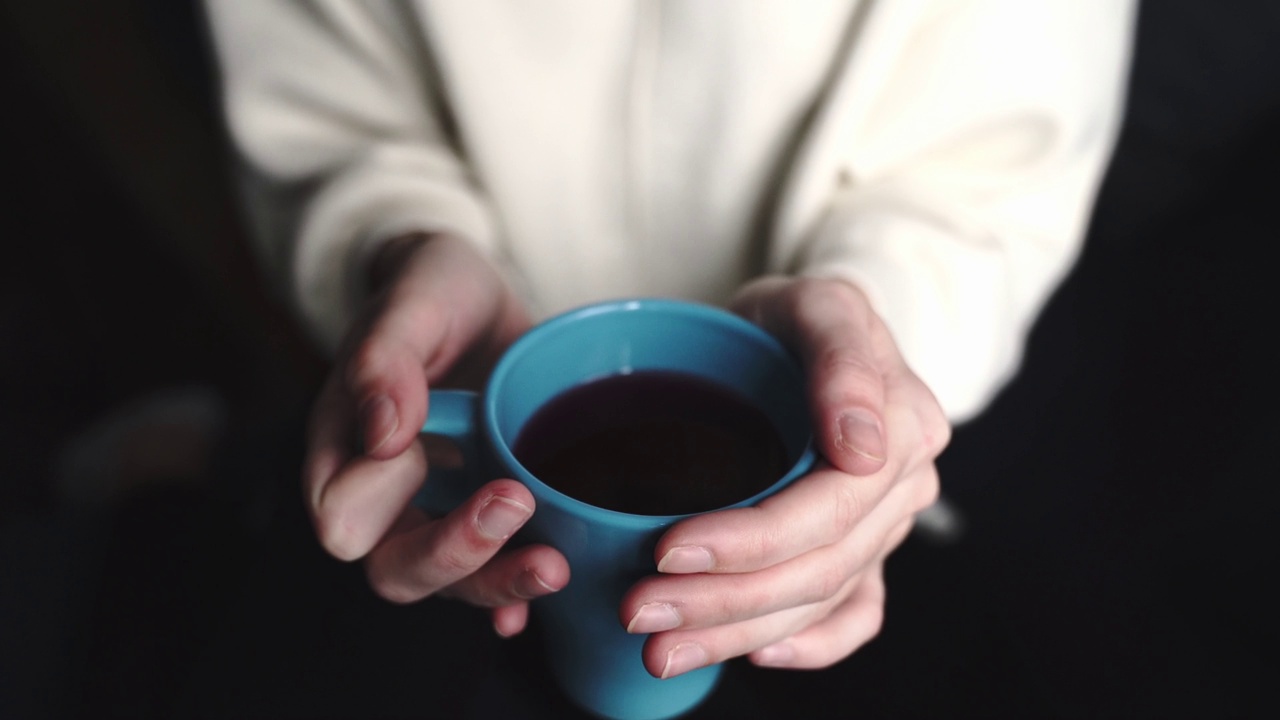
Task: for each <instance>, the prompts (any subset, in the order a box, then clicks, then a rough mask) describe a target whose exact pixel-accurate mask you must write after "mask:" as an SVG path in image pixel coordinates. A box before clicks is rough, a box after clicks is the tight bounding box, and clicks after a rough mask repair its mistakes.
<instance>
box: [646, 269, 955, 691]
mask: <svg viewBox="0 0 1280 720" xmlns="http://www.w3.org/2000/svg"><path fill="white" fill-rule="evenodd" d="M733 309H734V310H735V311H736V312H738V313H740V314H741V315H743V316H744V317H746V318H748V319H749V320H752V321H753V322H755V323H757V324H758V325H760V326H762V327H764V328H765V329H766V330H768V331H770V332H772V333H773V334H774V335H776V336H777V337H778V338H779V339H781V340H782V341H783V342H784V343H785V344H787V345H788V346H789V347H791V348H792V349H793V350H794V351H795V352H796V353H797V354H798V355H799V357H800V358H801V361H802V363H803V365H804V369H805V370H806V372H807V376H808V379H809V393H810V398H809V400H810V407H811V409H812V412H813V423H814V434H815V442H816V443H817V447H818V449H819V450H820V452H821V454H822V456H823V458H824V459H823V460H820V461H819V462H818V464H817V465H816V466H815V467H814V469H813V471H812V472H810V473H809V474H808V475H806V476H804V477H802V478H800V479H798V480H797V481H796V482H794V483H792V484H791V485H790V486H789V487H787V488H786V489H785V490H783V491H781V492H779V493H778V494H777V495H774V496H773V497H770V498H769V499H767V500H765V501H764V502H762V503H760V504H759V505H758V506H755V507H750V508H742V509H737V510H726V511H723V512H717V513H711V514H707V515H701V516H698V517H694V518H690V519H688V520H685V521H684V522H681V523H679V524H677V525H675V526H674V527H672V528H671V529H670V530H668V531H667V533H666V534H665V535H663V537H662V539H661V540H660V541H659V542H658V546H657V549H656V551H655V556H654V559H655V561H656V562H657V563H658V571H659V573H660V574H658V575H655V576H651V577H648V578H645V579H644V580H641V581H640V582H639V583H637V584H636V585H635V586H634V587H632V588H631V590H630V591H628V593H627V595H626V596H625V597H624V598H623V601H622V605H621V608H620V618H621V621H622V624H623V625H624V626H627V628H628V630H629V631H630V632H635V633H653V634H652V635H651V637H650V638H649V640H648V641H647V642H646V644H645V648H644V663H645V667H646V668H647V669H648V670H649V672H650V673H652V674H653V675H655V676H657V677H671V676H674V675H678V674H680V673H683V672H687V671H689V670H693V669H695V668H698V667H702V666H704V665H710V664H713V663H717V662H721V661H723V660H727V659H729V658H732V657H736V656H739V655H748V656H749V658H750V660H751V661H752V662H753V663H755V664H757V665H766V666H773V667H788V668H819V667H825V666H827V665H831V664H833V663H835V662H838V661H839V660H842V659H844V658H845V657H847V656H849V655H850V654H851V653H853V652H854V651H855V650H857V649H858V648H859V647H860V646H862V645H863V644H864V643H866V642H867V641H868V640H870V639H871V638H872V637H874V636H875V635H876V634H877V633H878V632H879V630H880V625H881V620H882V618H883V614H884V598H885V588H884V578H883V573H882V569H883V565H884V560H885V558H886V556H888V554H889V553H890V552H892V551H893V550H894V549H895V548H896V547H897V546H898V545H899V544H900V543H901V542H902V541H903V539H905V538H906V536H907V533H908V532H909V531H910V529H911V526H912V523H913V521H914V518H915V514H916V513H917V512H919V511H921V510H923V509H924V508H926V507H928V506H929V505H931V504H932V503H933V502H934V501H935V500H936V499H937V497H938V492H939V486H938V473H937V470H936V468H935V467H934V460H935V459H936V458H937V457H938V455H939V454H940V453H941V452H942V450H943V448H944V447H946V445H947V442H948V441H949V440H950V435H951V429H950V425H949V424H948V422H947V420H946V417H945V416H944V415H943V412H942V409H941V407H939V405H938V402H937V401H936V400H935V399H934V397H933V394H932V393H931V392H930V391H929V389H928V388H927V387H925V385H924V383H923V382H921V381H920V379H919V378H917V377H916V376H915V374H914V373H912V372H911V369H910V368H908V367H907V365H906V363H905V362H904V361H903V359H902V356H901V355H900V354H899V353H898V349H897V346H896V345H895V344H894V341H893V338H892V337H891V336H890V334H889V331H888V328H886V327H885V325H884V323H883V322H881V320H880V318H879V317H878V316H877V315H876V313H875V312H874V311H873V310H872V308H871V305H870V304H869V303H868V302H867V299H866V297H865V296H864V295H863V294H862V292H861V291H859V290H858V289H857V288H856V287H854V286H853V285H850V284H848V283H844V282H841V281H838V280H820V279H804V278H779V277H771V278H763V279H761V280H757V281H755V282H753V283H751V284H749V285H748V286H746V287H745V288H743V290H742V291H741V292H740V293H739V295H738V297H737V299H736V300H735V302H734V304H733Z"/></svg>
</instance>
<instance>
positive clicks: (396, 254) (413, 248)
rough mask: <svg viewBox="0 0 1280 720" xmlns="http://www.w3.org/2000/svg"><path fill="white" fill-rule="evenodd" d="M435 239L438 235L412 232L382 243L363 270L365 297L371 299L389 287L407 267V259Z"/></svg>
mask: <svg viewBox="0 0 1280 720" xmlns="http://www.w3.org/2000/svg"><path fill="white" fill-rule="evenodd" d="M437 237H439V233H425V232H414V233H407V234H404V235H399V236H396V237H394V238H391V239H390V240H386V241H385V242H382V243H381V244H380V245H379V246H378V249H377V250H375V251H374V252H373V254H372V255H371V256H370V257H369V259H368V261H367V262H366V265H365V268H364V278H363V279H364V287H365V290H366V292H365V296H366V297H372V296H374V295H377V294H379V293H381V292H382V291H383V290H385V289H386V288H387V287H389V286H390V285H391V284H392V283H393V282H395V281H396V279H398V278H399V277H400V275H401V274H402V273H403V272H404V269H405V268H406V267H408V266H409V259H410V258H412V257H413V256H414V255H415V254H416V253H417V252H419V251H420V250H421V249H422V248H423V247H425V246H426V245H427V244H428V243H429V242H431V241H432V240H434V239H435V238H437Z"/></svg>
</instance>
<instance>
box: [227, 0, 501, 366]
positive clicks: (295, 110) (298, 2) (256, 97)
mask: <svg viewBox="0 0 1280 720" xmlns="http://www.w3.org/2000/svg"><path fill="white" fill-rule="evenodd" d="M206 11H207V15H208V19H209V28H210V33H211V35H212V40H213V44H214V47H215V50H216V53H217V56H218V61H219V66H220V70H221V80H222V89H223V98H222V102H223V105H224V112H225V114H226V117H227V122H228V126H229V128H230V132H231V136H232V140H233V142H234V144H235V146H236V148H237V150H238V151H239V154H240V157H241V159H242V161H243V162H242V171H243V173H242V174H243V186H244V190H245V195H246V207H247V208H248V215H249V218H248V219H249V221H250V223H251V225H252V229H253V231H254V235H255V239H256V241H257V250H258V251H259V254H260V255H261V256H262V258H263V260H264V264H265V265H266V266H267V268H268V269H269V271H270V272H271V273H272V275H273V277H274V278H275V279H276V280H277V281H278V282H282V283H284V286H285V287H287V288H288V294H289V295H290V297H291V299H292V301H293V303H294V304H295V305H296V307H297V309H298V310H299V311H300V313H301V314H302V316H303V317H304V319H305V321H306V322H307V325H308V326H309V328H310V329H311V331H312V332H313V333H314V334H315V335H316V336H317V338H318V339H319V340H320V341H321V342H322V343H323V344H324V345H325V346H327V347H328V348H330V349H332V348H333V347H335V346H336V344H337V342H338V341H339V339H340V338H341V337H342V335H343V333H344V332H345V331H346V328H347V326H348V325H349V324H350V322H351V318H352V313H353V310H354V308H355V307H356V304H357V302H358V300H359V296H360V294H361V292H362V288H361V287H360V284H361V281H362V277H363V272H361V269H362V268H363V267H364V265H365V262H364V261H365V260H366V259H367V256H368V255H369V254H370V253H371V251H372V249H373V248H374V247H376V246H377V244H378V243H380V242H381V241H384V240H387V239H390V238H391V237H394V236H396V235H398V234H402V233H405V232H410V231H421V232H434V231H449V232H453V233H456V234H459V235H461V236H463V237H466V238H468V239H469V240H471V241H472V242H475V243H477V244H478V245H479V246H481V248H482V249H484V250H487V251H490V252H492V250H493V246H494V222H493V219H492V213H491V211H490V209H489V208H488V207H487V204H486V203H485V201H484V200H483V199H482V198H481V196H480V194H479V193H478V192H477V190H476V187H475V183H474V179H473V178H472V177H470V175H469V170H468V169H467V166H466V165H465V164H464V163H463V162H462V161H461V159H460V152H459V149H458V147H457V143H456V142H455V138H454V137H452V134H451V132H450V126H449V123H448V118H447V113H446V111H445V109H444V106H443V103H442V101H441V97H442V93H441V92H440V88H439V86H438V83H436V82H435V80H434V74H433V73H432V72H431V63H430V58H429V56H428V52H427V50H426V48H424V47H423V44H422V41H421V40H419V39H416V36H415V34H414V33H413V28H412V24H413V23H415V22H417V18H416V17H413V16H412V15H411V12H410V10H409V9H408V5H407V4H403V5H397V4H395V3H374V2H370V3H354V2H346V0H253V2H222V1H220V0H209V2H208V3H207V6H206Z"/></svg>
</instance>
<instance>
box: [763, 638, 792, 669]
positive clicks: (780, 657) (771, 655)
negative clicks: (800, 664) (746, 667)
mask: <svg viewBox="0 0 1280 720" xmlns="http://www.w3.org/2000/svg"><path fill="white" fill-rule="evenodd" d="M795 656H796V649H795V647H794V646H792V645H791V643H785V642H780V643H774V644H773V645H769V646H766V647H762V648H760V649H759V650H757V651H756V656H755V658H754V660H755V662H756V664H757V665H761V666H763V667H779V666H781V665H786V664H787V663H789V662H791V660H792V658H794V657H795Z"/></svg>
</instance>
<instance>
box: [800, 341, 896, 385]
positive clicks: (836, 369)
mask: <svg viewBox="0 0 1280 720" xmlns="http://www.w3.org/2000/svg"><path fill="white" fill-rule="evenodd" d="M814 366H815V369H816V370H817V371H819V372H820V373H822V374H824V375H828V376H838V377H844V378H848V379H852V380H860V381H873V382H879V378H880V373H879V371H878V370H877V368H876V365H875V363H873V362H872V359H871V358H869V357H867V356H866V355H864V354H863V353H861V352H859V351H858V350H857V349H856V348H853V347H849V346H847V345H833V346H830V347H825V348H822V350H821V351H819V353H818V355H817V356H816V357H815V358H814Z"/></svg>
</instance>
